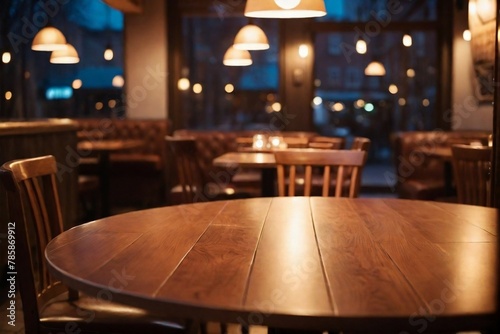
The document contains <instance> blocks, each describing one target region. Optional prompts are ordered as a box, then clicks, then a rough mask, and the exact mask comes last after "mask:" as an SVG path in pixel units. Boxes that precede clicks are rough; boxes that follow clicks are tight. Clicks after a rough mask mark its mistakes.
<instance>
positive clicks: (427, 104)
mask: <svg viewBox="0 0 500 334" xmlns="http://www.w3.org/2000/svg"><path fill="white" fill-rule="evenodd" d="M429 104H431V103H430V101H429V99H423V100H422V105H423V106H424V107H428V106H429Z"/></svg>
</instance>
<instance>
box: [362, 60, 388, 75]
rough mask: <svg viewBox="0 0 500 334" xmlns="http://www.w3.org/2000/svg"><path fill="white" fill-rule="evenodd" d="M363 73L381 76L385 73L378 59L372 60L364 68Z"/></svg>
mask: <svg viewBox="0 0 500 334" xmlns="http://www.w3.org/2000/svg"><path fill="white" fill-rule="evenodd" d="M365 75H368V76H383V75H385V67H384V64H382V63H381V62H380V61H377V60H373V61H372V62H371V63H369V64H368V66H366V68H365Z"/></svg>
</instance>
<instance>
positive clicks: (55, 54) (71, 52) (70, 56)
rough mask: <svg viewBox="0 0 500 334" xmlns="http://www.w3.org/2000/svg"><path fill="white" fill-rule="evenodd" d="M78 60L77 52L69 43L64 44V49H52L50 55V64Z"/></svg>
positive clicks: (70, 62) (75, 61)
mask: <svg viewBox="0 0 500 334" xmlns="http://www.w3.org/2000/svg"><path fill="white" fill-rule="evenodd" d="M79 61H80V58H79V57H78V52H76V49H75V48H74V47H73V45H71V44H66V48H65V49H64V50H54V51H52V54H51V55H50V62H51V63H52V64H76V63H78V62H79Z"/></svg>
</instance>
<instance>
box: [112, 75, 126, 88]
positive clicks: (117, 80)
mask: <svg viewBox="0 0 500 334" xmlns="http://www.w3.org/2000/svg"><path fill="white" fill-rule="evenodd" d="M111 85H112V86H113V87H119V88H120V87H123V85H125V79H123V77H122V76H121V75H115V76H114V77H113V81H112V82H111Z"/></svg>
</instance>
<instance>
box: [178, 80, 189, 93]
mask: <svg viewBox="0 0 500 334" xmlns="http://www.w3.org/2000/svg"><path fill="white" fill-rule="evenodd" d="M190 86H191V84H190V83H189V79H188V78H180V79H179V81H177V88H179V90H188V89H189V87H190Z"/></svg>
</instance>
